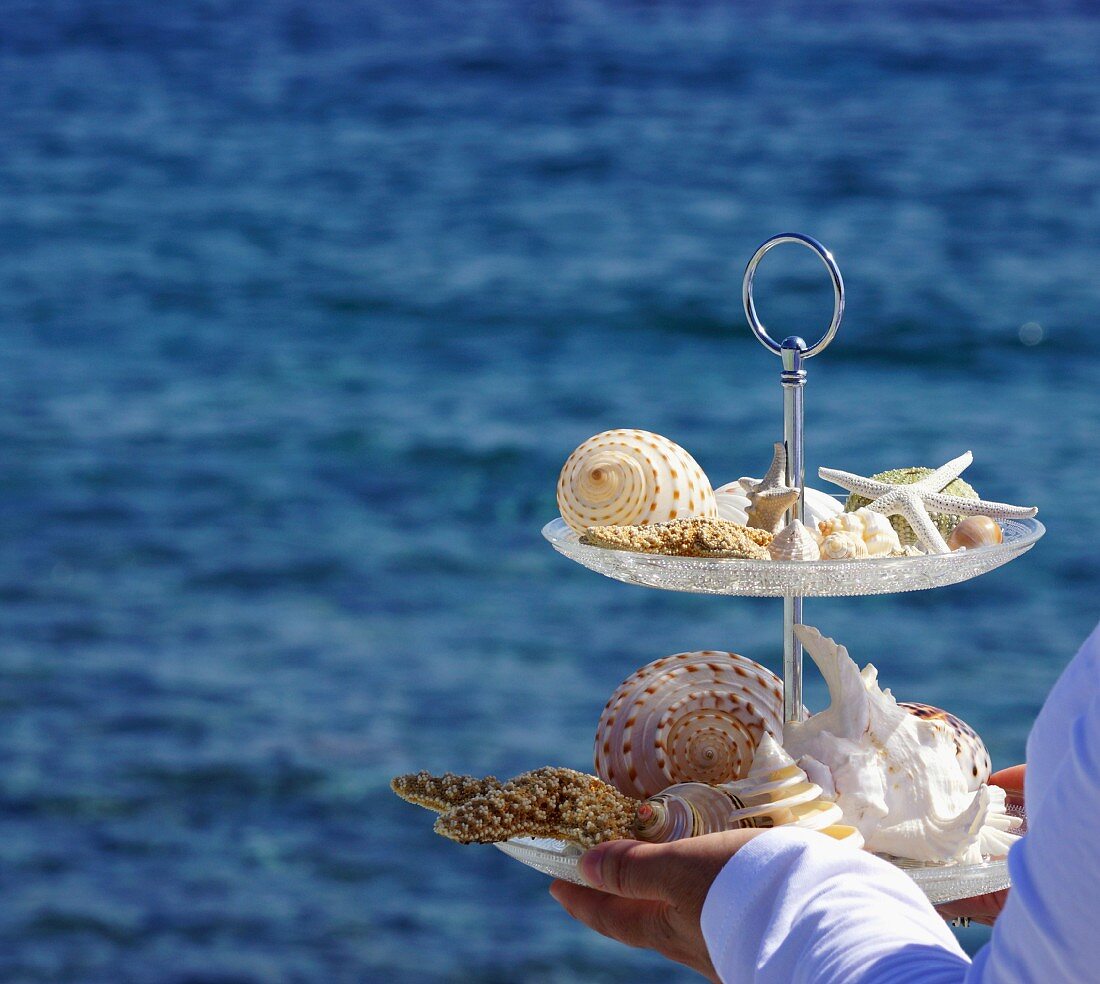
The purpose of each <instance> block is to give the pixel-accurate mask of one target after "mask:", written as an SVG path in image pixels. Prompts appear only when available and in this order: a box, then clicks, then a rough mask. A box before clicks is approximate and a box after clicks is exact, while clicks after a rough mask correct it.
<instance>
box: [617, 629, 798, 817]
mask: <svg viewBox="0 0 1100 984" xmlns="http://www.w3.org/2000/svg"><path fill="white" fill-rule="evenodd" d="M782 727H783V682H782V680H780V679H779V677H777V676H776V675H775V674H774V673H772V671H771V670H769V669H767V668H766V667H764V666H761V665H760V664H759V663H756V662H754V661H753V660H751V659H748V658H747V657H745V656H739V655H737V654H736V653H728V652H719V651H716V650H704V651H702V652H691V653H677V654H676V655H674V656H666V657H664V658H663V659H658V660H654V661H653V662H652V663H649V664H647V665H646V666H643V667H642V668H641V669H639V670H636V671H635V672H634V673H632V674H631V675H630V676H629V677H627V678H626V679H625V680H624V681H623V682H622V683H621V684H620V685H619V686H618V687H617V688H616V690H615V692H614V693H613V694H612V695H611V699H610V700H608V702H607V705H606V706H605V707H604V709H603V713H602V714H601V715H600V723H599V726H598V728H597V730H596V741H595V767H596V774H597V775H598V776H599V777H600V778H601V779H603V780H604V781H605V782H607V783H610V784H611V785H612V786H614V787H615V788H617V789H618V790H619V791H620V792H623V793H626V795H627V796H633V797H635V798H636V799H645V798H646V797H648V796H653V795H655V794H656V793H659V792H661V791H662V790H664V789H667V788H668V787H669V786H672V785H674V784H676V783H683V782H704V783H708V784H710V785H718V784H719V783H722V782H727V781H729V780H732V779H740V778H742V777H743V776H745V775H747V774H748V771H749V767H750V766H751V764H752V760H753V755H754V754H755V750H756V747H757V745H758V744H759V743H760V740H761V737H762V736H763V734H764V733H765V732H770V733H771V734H773V735H777V734H779V733H780V732H781V731H782Z"/></svg>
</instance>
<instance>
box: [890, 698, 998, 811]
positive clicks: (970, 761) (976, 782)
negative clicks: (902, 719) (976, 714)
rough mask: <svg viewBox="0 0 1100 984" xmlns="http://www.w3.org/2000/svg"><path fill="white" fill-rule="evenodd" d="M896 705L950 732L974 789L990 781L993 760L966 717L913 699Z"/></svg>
mask: <svg viewBox="0 0 1100 984" xmlns="http://www.w3.org/2000/svg"><path fill="white" fill-rule="evenodd" d="M898 707H903V708H905V710H907V711H908V712H909V713H910V714H912V715H913V716H914V717H919V718H920V719H921V720H922V721H931V722H933V723H935V724H937V725H940V726H942V727H943V728H945V729H946V730H947V732H948V733H949V734H950V735H951V738H952V739H953V740H954V742H955V757H956V758H957V759H958V761H959V768H960V769H961V770H962V772H963V775H964V776H965V777H966V783H967V788H968V789H970V790H971V791H972V792H973V791H976V790H977V789H978V787H980V786H981V785H982V784H983V783H986V782H988V781H989V776H990V774H991V772H992V770H993V763H992V762H991V761H990V759H989V752H988V751H987V750H986V747H985V742H983V741H982V740H981V738H979V737H978V733H977V732H976V731H975V730H974V729H973V728H972V727H970V725H969V724H967V723H966V722H965V721H963V720H961V719H959V718H957V717H955V715H954V714H951V713H949V712H948V711H945V710H942V709H941V708H939V707H933V706H932V705H931V704H920V703H918V702H916V701H911V700H905V701H901V700H899V701H898Z"/></svg>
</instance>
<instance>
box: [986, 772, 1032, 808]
mask: <svg viewBox="0 0 1100 984" xmlns="http://www.w3.org/2000/svg"><path fill="white" fill-rule="evenodd" d="M1026 768H1027V766H1025V765H1013V766H1011V767H1010V768H1008V769H1001V771H1000V772H994V773H993V775H991V776H990V777H989V784H990V785H991V786H1000V787H1001V788H1002V789H1003V790H1005V792H1006V793H1008V795H1009V797H1010V798H1015V799H1017V800H1019V801H1022V800H1023V796H1024V771H1025V770H1026Z"/></svg>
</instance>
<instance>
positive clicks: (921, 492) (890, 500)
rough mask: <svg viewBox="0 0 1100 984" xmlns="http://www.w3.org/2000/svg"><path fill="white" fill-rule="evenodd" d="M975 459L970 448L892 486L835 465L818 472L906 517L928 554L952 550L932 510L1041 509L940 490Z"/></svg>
mask: <svg viewBox="0 0 1100 984" xmlns="http://www.w3.org/2000/svg"><path fill="white" fill-rule="evenodd" d="M973 460H974V456H973V455H972V454H971V453H970V452H969V451H967V452H966V454H960V455H959V456H958V457H957V458H952V459H951V461H949V462H947V464H946V465H942V466H941V467H939V468H937V469H936V470H935V471H934V472H932V474H931V475H926V476H925V477H924V478H922V479H920V480H919V481H917V482H913V484H912V485H891V484H890V483H889V482H879V481H876V480H875V479H873V478H864V477H863V476H862V475H853V474H852V473H851V472H846V471H838V470H837V469H835V468H819V469H818V470H817V473H818V475H820V476H821V477H822V478H823V479H825V480H826V481H828V482H832V483H833V484H834V485H839V486H840V487H841V488H842V489H847V490H848V491H849V492H855V493H856V495H861V496H863V497H864V498H865V499H871V500H872V501H871V504H870V505H869V506H867V507H866V508H868V509H870V510H872V511H873V512H877V513H882V515H883V516H901V517H903V518H904V519H905V521H906V522H907V523H908V524H909V525H910V526H912V527H913V532H914V533H916V534H917V539H919V540H920V542H921V543H922V544H923V545H924V547H925V549H926V550H927V551H928V552H929V553H950V552H951V548H950V547H948V545H947V542H946V541H945V540H944V538H943V536H942V535H941V534H940V531H939V530H938V529H936V524H935V523H934V522H932V517H931V516H930V515H929V510H931V511H932V512H937V513H957V514H959V515H961V516H989V517H990V518H991V519H1025V518H1030V517H1031V516H1034V515H1035V514H1036V513H1037V512H1038V511H1039V510H1038V509H1036V508H1034V507H1028V506H1012V505H1009V504H1008V503H1007V502H988V501H986V500H985V499H964V498H962V497H960V496H957V495H945V494H944V493H943V492H942V491H941V489H943V487H944V486H945V485H949V484H950V483H951V482H953V481H954V480H955V479H956V478H958V477H959V476H960V475H961V474H962V473H963V471H965V470H966V468H967V466H968V465H969V464H970V463H971V462H972V461H973Z"/></svg>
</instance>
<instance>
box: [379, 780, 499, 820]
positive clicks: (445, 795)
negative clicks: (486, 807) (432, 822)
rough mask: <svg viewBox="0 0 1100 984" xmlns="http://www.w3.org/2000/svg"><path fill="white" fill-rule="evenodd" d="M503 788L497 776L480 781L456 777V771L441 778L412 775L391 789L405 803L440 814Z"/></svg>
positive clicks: (396, 781) (395, 783) (391, 786)
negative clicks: (476, 797)
mask: <svg viewBox="0 0 1100 984" xmlns="http://www.w3.org/2000/svg"><path fill="white" fill-rule="evenodd" d="M503 785H504V783H502V782H501V781H500V780H499V779H497V777H496V776H486V777H485V778H484V779H478V778H476V777H475V776H459V775H455V773H453V772H444V773H443V775H441V776H433V775H432V774H431V773H430V772H425V771H421V772H410V773H409V774H408V775H404V776H395V777H394V778H393V779H391V780H390V789H392V790H393V791H394V792H395V793H397V795H398V796H400V797H401V798H402V799H403V800H405V801H406V802H408V803H415V804H416V805H417V806H422V807H424V809H426V810H434V811H435V812H436V813H446V812H447V811H448V810H450V809H452V808H453V807H456V806H461V805H462V804H463V803H466V802H468V801H469V800H472V799H473V798H474V797H475V796H484V795H485V794H486V793H490V792H492V791H493V790H495V789H500V787H501V786H503Z"/></svg>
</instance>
